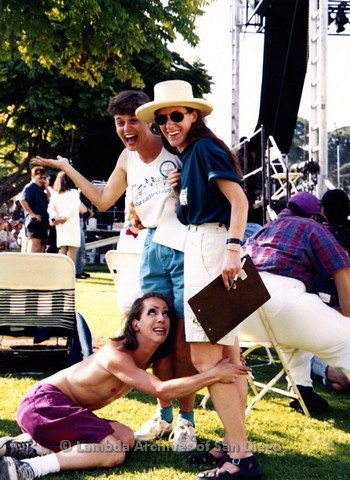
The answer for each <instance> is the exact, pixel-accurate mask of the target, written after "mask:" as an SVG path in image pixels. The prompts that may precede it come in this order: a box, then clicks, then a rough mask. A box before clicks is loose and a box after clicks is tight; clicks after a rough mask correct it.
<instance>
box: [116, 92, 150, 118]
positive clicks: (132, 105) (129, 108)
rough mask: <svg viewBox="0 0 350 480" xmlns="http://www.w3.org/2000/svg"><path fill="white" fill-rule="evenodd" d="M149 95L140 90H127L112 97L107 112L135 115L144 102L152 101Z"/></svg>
mask: <svg viewBox="0 0 350 480" xmlns="http://www.w3.org/2000/svg"><path fill="white" fill-rule="evenodd" d="M150 101H151V100H150V98H149V96H148V95H147V94H146V93H144V92H141V91H138V90H126V91H124V92H121V93H119V95H117V96H116V97H113V98H111V99H110V101H109V104H108V108H107V112H108V113H109V115H111V117H114V116H115V115H134V114H135V110H136V109H137V108H138V107H140V106H141V105H143V104H144V103H148V102H150Z"/></svg>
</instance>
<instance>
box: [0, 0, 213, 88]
mask: <svg viewBox="0 0 350 480" xmlns="http://www.w3.org/2000/svg"><path fill="white" fill-rule="evenodd" d="M207 4H208V1H207V0H197V1H196V0H181V1H178V0H168V1H161V0H132V1H130V0H41V1H39V2H38V1H34V2H28V1H27V0H2V11H1V16H0V32H1V39H2V41H1V44H2V49H1V53H0V59H1V60H3V61H6V60H10V59H11V58H17V59H18V60H21V61H22V62H24V63H25V64H26V65H28V66H29V67H33V66H35V65H36V64H39V65H40V66H41V67H42V68H43V69H46V70H49V71H50V70H52V69H54V70H55V71H57V72H58V73H59V74H60V75H63V76H65V77H67V78H72V79H74V80H81V81H83V82H87V83H89V84H90V85H92V86H93V85H96V84H97V83H101V82H103V81H104V80H105V78H106V75H108V72H110V71H112V72H113V73H114V75H115V77H116V78H118V79H119V80H120V81H121V82H123V83H124V82H129V83H130V84H131V85H132V86H133V87H141V88H142V87H143V86H144V83H143V79H142V76H141V74H140V72H139V71H138V70H137V69H136V68H135V66H134V64H133V59H134V57H135V55H136V54H139V53H141V51H142V50H144V49H145V47H146V49H149V50H150V51H152V52H153V55H154V58H155V60H156V62H159V63H161V64H163V65H167V66H168V67H169V66H170V65H171V63H172V58H171V55H170V52H169V50H168V46H169V44H170V43H171V42H173V41H174V40H175V39H176V37H177V36H179V35H181V36H182V37H183V38H184V39H185V40H186V41H188V42H189V43H190V44H191V45H195V44H196V43H197V42H198V37H197V35H196V34H195V19H196V17H197V16H198V15H201V14H202V13H203V9H202V7H204V6H205V5H207Z"/></svg>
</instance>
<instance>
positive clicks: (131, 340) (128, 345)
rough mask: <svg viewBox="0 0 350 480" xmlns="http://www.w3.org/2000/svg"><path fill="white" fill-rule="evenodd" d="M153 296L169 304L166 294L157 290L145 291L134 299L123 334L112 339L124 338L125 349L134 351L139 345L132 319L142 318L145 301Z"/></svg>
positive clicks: (125, 320)
mask: <svg viewBox="0 0 350 480" xmlns="http://www.w3.org/2000/svg"><path fill="white" fill-rule="evenodd" d="M152 297H155V298H160V299H161V300H163V301H164V302H165V303H166V304H168V302H167V300H166V298H165V297H164V295H162V294H161V293H157V292H148V293H145V294H144V295H142V297H139V298H137V299H136V300H135V301H134V303H133V304H132V306H131V308H130V310H129V312H128V313H127V315H126V317H125V319H124V328H123V331H122V333H121V335H119V336H118V337H115V338H112V340H124V342H123V346H124V348H125V350H131V351H134V350H136V349H137V347H138V346H139V342H138V341H137V338H136V333H135V330H134V328H133V326H132V321H133V320H140V318H141V315H142V312H143V309H144V305H143V303H144V301H145V300H146V299H147V298H152Z"/></svg>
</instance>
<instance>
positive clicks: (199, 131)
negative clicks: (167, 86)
mask: <svg viewBox="0 0 350 480" xmlns="http://www.w3.org/2000/svg"><path fill="white" fill-rule="evenodd" d="M187 110H188V111H189V112H190V113H191V112H193V109H192V108H187ZM196 111H197V113H198V116H197V119H196V121H195V122H194V123H192V125H191V128H190V130H189V132H188V134H187V138H186V140H187V141H188V143H193V142H196V141H197V140H199V139H200V138H211V139H212V140H213V141H214V142H215V143H216V144H217V145H219V146H220V147H221V148H222V149H223V150H224V151H225V152H226V153H227V155H228V156H229V157H230V158H231V160H232V165H233V168H234V170H235V172H236V173H237V175H239V176H240V177H241V178H242V177H243V172H242V169H241V166H240V163H239V159H238V156H237V155H236V154H235V153H234V152H233V151H232V150H230V149H229V147H228V146H227V145H226V143H225V142H224V141H223V140H221V138H219V137H217V136H216V135H215V133H214V132H213V131H212V130H210V128H209V127H207V125H206V123H205V121H204V119H203V116H202V113H201V112H200V111H199V110H196Z"/></svg>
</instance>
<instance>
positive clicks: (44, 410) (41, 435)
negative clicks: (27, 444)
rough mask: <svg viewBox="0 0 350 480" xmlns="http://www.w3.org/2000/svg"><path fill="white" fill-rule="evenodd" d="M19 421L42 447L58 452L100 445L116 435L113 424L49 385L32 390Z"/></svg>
mask: <svg viewBox="0 0 350 480" xmlns="http://www.w3.org/2000/svg"><path fill="white" fill-rule="evenodd" d="M17 422H18V425H19V426H20V427H21V429H22V431H23V432H25V433H28V434H29V435H30V436H31V437H32V438H33V439H34V440H35V441H36V442H37V443H39V445H42V446H43V447H46V448H49V449H50V450H52V451H54V452H59V451H60V450H63V449H66V448H67V447H69V446H73V445H76V444H78V443H99V442H101V441H102V440H103V439H104V438H106V437H107V436H108V435H111V434H113V432H114V430H113V428H112V427H111V425H110V422H108V421H107V420H105V419H103V418H99V417H97V416H96V415H95V414H94V413H93V412H92V411H91V410H89V409H87V408H83V407H81V406H80V405H77V404H76V403H74V402H73V401H72V400H71V399H70V398H69V397H67V396H66V395H64V394H63V393H62V392H61V391H60V390H59V389H58V388H56V387H54V386H53V385H49V384H39V385H35V386H34V387H33V388H31V389H30V390H29V392H28V393H27V394H26V396H25V397H24V398H23V400H22V401H21V403H20V405H19V408H18V411H17Z"/></svg>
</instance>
